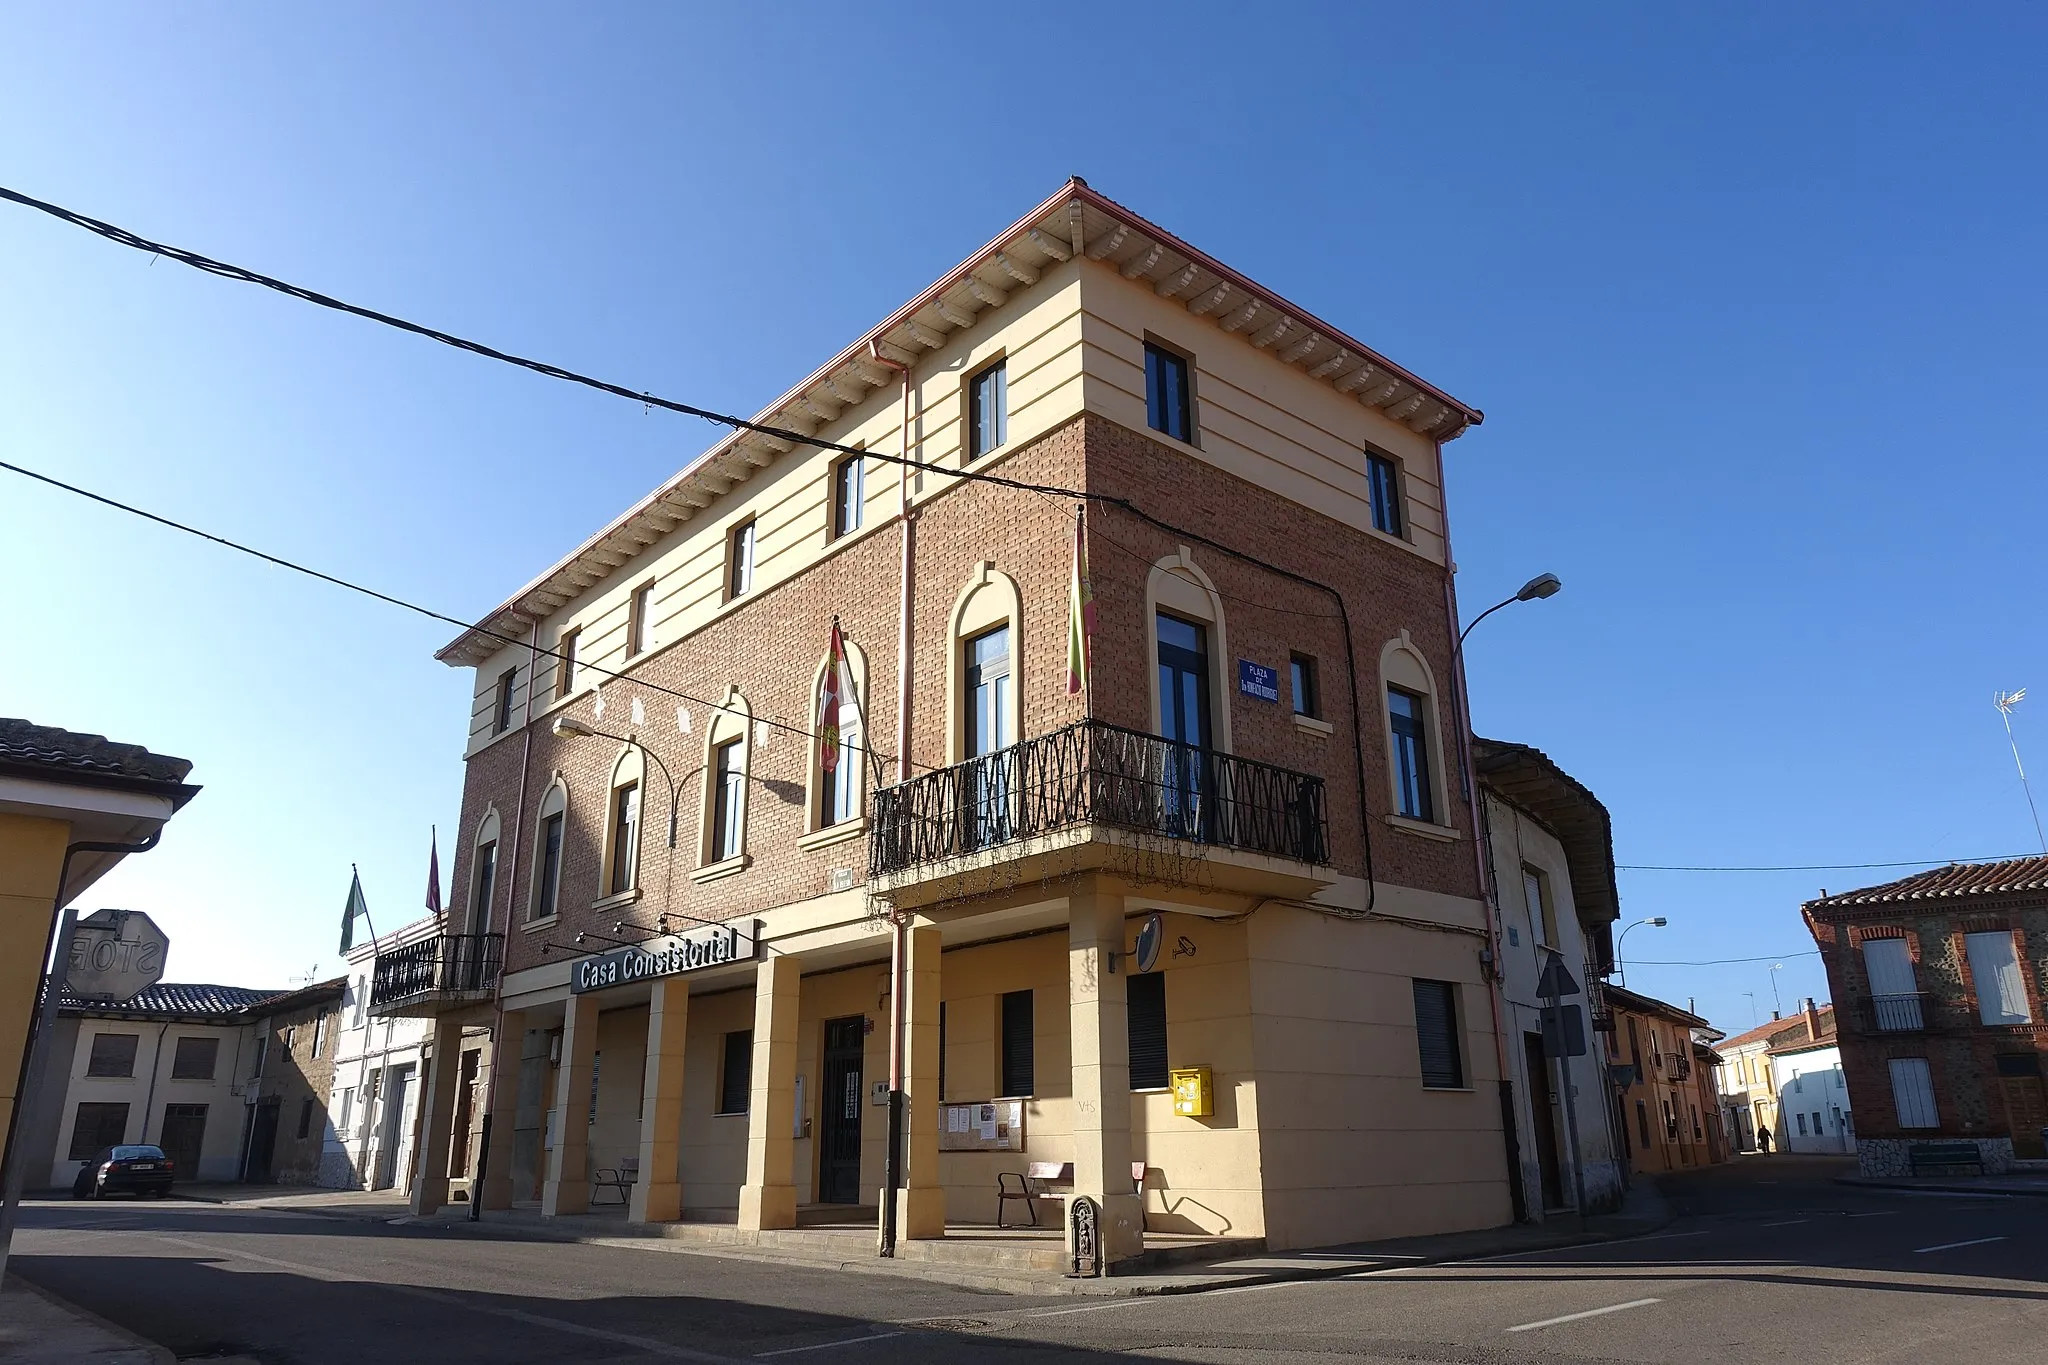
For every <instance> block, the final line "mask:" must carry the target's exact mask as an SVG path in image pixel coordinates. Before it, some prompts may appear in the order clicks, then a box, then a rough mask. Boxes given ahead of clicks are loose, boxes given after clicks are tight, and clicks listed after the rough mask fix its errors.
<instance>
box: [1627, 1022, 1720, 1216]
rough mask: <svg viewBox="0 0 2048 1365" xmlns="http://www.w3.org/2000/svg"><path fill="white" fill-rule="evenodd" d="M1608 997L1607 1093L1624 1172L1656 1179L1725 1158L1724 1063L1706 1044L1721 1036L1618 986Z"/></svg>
mask: <svg viewBox="0 0 2048 1365" xmlns="http://www.w3.org/2000/svg"><path fill="white" fill-rule="evenodd" d="M1606 996H1607V1004H1608V1006H1609V1008H1611V1009H1612V1010H1613V1011H1614V1035H1613V1041H1612V1043H1611V1044H1610V1045H1609V1046H1610V1049H1611V1051H1610V1053H1609V1059H1610V1067H1609V1071H1610V1075H1611V1076H1612V1077H1613V1081H1612V1084H1611V1086H1610V1089H1609V1093H1610V1094H1611V1095H1612V1097H1613V1104H1614V1113H1615V1121H1616V1123H1617V1125H1618V1126H1619V1127H1620V1128H1621V1130H1622V1136H1623V1142H1624V1146H1625V1149H1626V1153H1627V1157H1628V1161H1629V1169H1630V1170H1631V1171H1633V1172H1635V1173H1637V1174H1643V1175H1660V1174H1664V1173H1668V1172H1671V1171H1687V1170H1692V1169H1694V1168H1696V1167H1700V1166H1710V1165H1714V1164H1715V1163H1718V1162H1722V1161H1726V1160H1727V1159H1728V1145H1727V1142H1726V1141H1725V1140H1724V1137H1723V1135H1722V1131H1721V1095H1720V1089H1719V1082H1718V1080H1717V1078H1716V1077H1717V1073H1718V1072H1719V1070H1720V1062H1721V1059H1720V1058H1719V1057H1717V1056H1715V1054H1714V1050H1713V1048H1712V1047H1711V1046H1709V1044H1710V1042H1711V1041H1712V1040H1713V1039H1715V1038H1719V1037H1720V1036H1721V1034H1720V1032H1719V1031H1718V1030H1717V1029H1715V1028H1714V1027H1713V1026H1712V1025H1710V1024H1708V1023H1707V1021H1706V1020H1704V1019H1702V1018H1700V1017H1699V1016H1698V1015H1696V1014H1694V1013H1692V1012H1691V1011H1690V1010H1682V1009H1680V1008H1679V1007H1678V1006H1676V1005H1671V1004H1666V1003H1665V1002H1664V1001H1662V1000H1657V999H1653V998H1652V997H1650V996H1647V995H1638V994H1637V993H1636V992H1634V991H1631V990H1628V989H1626V988H1624V987H1621V986H1612V985H1610V986H1609V987H1607V991H1606Z"/></svg>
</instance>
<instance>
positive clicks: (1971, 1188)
mask: <svg viewBox="0 0 2048 1365" xmlns="http://www.w3.org/2000/svg"><path fill="white" fill-rule="evenodd" d="M1988 1178H1989V1179H1993V1180H1995V1179H1997V1178H1998V1177H1996V1176H1991V1177H1988ZM1835 1183H1836V1184H1837V1185H1847V1186H1849V1187H1851V1188H1852V1189H1862V1190H1920V1191H1922V1192H1925V1193H1929V1194H1975V1195H1982V1196H1985V1197H1993V1196H1995V1197H1997V1198H2000V1199H2048V1186H2040V1187H2037V1188H2031V1189H2029V1188H2025V1187H2021V1188H2018V1189H2013V1188H2010V1187H2006V1188H1995V1187H1992V1186H1988V1185H1966V1184H1964V1183H1962V1182H1961V1181H1956V1180H1910V1179H1909V1180H1898V1179H1892V1178H1889V1177H1886V1176H1862V1175H1838V1176H1836V1177H1835Z"/></svg>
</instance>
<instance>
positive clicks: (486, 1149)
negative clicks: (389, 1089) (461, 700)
mask: <svg viewBox="0 0 2048 1365" xmlns="http://www.w3.org/2000/svg"><path fill="white" fill-rule="evenodd" d="M528 624H529V627H530V629H529V633H528V635H527V638H526V707H525V713H524V715H523V716H522V717H521V719H520V722H519V729H520V736H519V804H518V806H516V807H515V808H514V809H513V811H512V867H511V869H510V870H511V872H512V875H511V876H508V877H500V878H498V880H499V881H501V882H504V883H505V884H506V891H505V936H506V937H507V938H510V937H511V935H512V897H513V896H514V895H515V894H516V893H515V892H514V891H513V890H512V889H511V888H512V887H513V886H514V885H516V884H517V882H518V880H519V873H518V869H519V838H520V831H521V830H522V829H523V828H524V826H525V824H526V784H527V777H528V772H529V769H530V768H531V766H532V760H533V694H534V692H535V691H536V690H537V689H538V688H539V685H540V671H539V670H540V618H539V617H537V616H536V617H532V618H530V619H529V622H528ZM642 752H643V753H644V752H646V751H645V749H643V750H642ZM661 771H662V775H663V776H664V777H666V776H667V775H668V769H667V768H666V767H664V768H663V769H662V770H661ZM668 846H669V847H670V848H671V849H673V848H674V847H675V846H676V796H675V787H674V785H673V784H671V785H670V787H669V803H668ZM669 861H670V862H671V863H673V862H674V861H675V855H674V854H673V853H671V854H670V855H669ZM497 899H498V895H497V888H496V887H495V886H493V887H492V888H491V901H492V904H490V905H488V906H486V907H484V928H483V932H484V933H486V934H489V933H490V932H491V923H492V921H494V920H495V919H496V918H497V904H496V902H497ZM477 946H478V949H479V951H481V949H482V946H483V945H482V944H481V943H479V944H478V945H477ZM504 971H505V959H504V957H503V956H502V955H500V957H499V958H498V973H499V984H498V989H497V991H496V992H494V994H495V996H496V999H497V1012H496V1017H495V1018H493V1019H492V1021H491V1074H490V1075H488V1076H486V1077H485V1078H484V1116H483V1119H482V1121H481V1122H479V1123H478V1125H477V1129H478V1134H477V1144H476V1174H475V1175H474V1176H473V1177H472V1178H471V1180H470V1182H469V1221H470V1222H472V1223H475V1222H478V1221H480V1220H481V1219H482V1218H483V1216H484V1177H485V1176H486V1175H488V1174H489V1173H490V1166H491V1114H492V1112H493V1111H494V1110H495V1109H496V1108H497V1100H498V1070H499V1068H500V1067H502V1066H503V1065H504V1062H505V989H504ZM513 1060H514V1061H515V1062H516V1061H517V1060H518V1059H517V1058H514V1059H513ZM434 1064H435V1065H436V1066H439V1065H441V1064H442V1063H441V1059H440V1058H439V1057H436V1058H435V1059H434ZM421 1094H422V1097H423V1098H424V1096H425V1088H424V1087H422V1089H421ZM450 1122H453V1117H452V1116H451V1117H450ZM426 1146H427V1144H426V1143H421V1144H420V1147H421V1149H422V1151H424V1150H425V1148H426Z"/></svg>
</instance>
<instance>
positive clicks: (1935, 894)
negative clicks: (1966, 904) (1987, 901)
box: [1806, 857, 2048, 909]
mask: <svg viewBox="0 0 2048 1365" xmlns="http://www.w3.org/2000/svg"><path fill="white" fill-rule="evenodd" d="M2014 891H2048V857H2036V858H2008V859H2007V860H2005V861H2004V862H1999V863H1950V864H1949V865H1948V866H1947V867H1937V868H1933V869H1930V870H1929V871H1926V872H1915V873H1914V874H1913V875H1912V876H1910V877H1901V878H1899V879H1898V880H1897V881H1895V882H1885V883H1883V884H1882V885H1879V886H1865V887H1861V888H1859V889H1857V890H1855V891H1843V892H1839V893H1837V894H1835V895H1832V896H1822V897H1820V898H1819V899H1817V900H1810V901H1808V902H1807V903H1806V904H1807V907H1808V908H1809V909H1813V908H1822V907H1840V906H1852V905H1885V904H1891V903H1894V902H1898V901H1927V900H1944V899H1948V898H1952V897H1961V896H1992V895H2001V894H2007V893H2010V892H2014Z"/></svg>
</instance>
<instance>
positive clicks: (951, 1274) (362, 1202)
mask: <svg viewBox="0 0 2048 1365" xmlns="http://www.w3.org/2000/svg"><path fill="white" fill-rule="evenodd" d="M185 1197H188V1198H195V1199H199V1200H201V1201H203V1202H207V1203H218V1204H225V1205H230V1206H233V1207H237V1208H260V1209H273V1210H278V1211H288V1212H293V1213H304V1214H316V1215H320V1216H324V1217H336V1218H352V1219H358V1220H362V1221H373V1222H384V1223H393V1224H400V1225H406V1226H414V1227H429V1228H437V1229H440V1230H442V1231H444V1232H447V1233H450V1234H453V1235H458V1236H463V1235H467V1236H483V1237H502V1236H506V1235H508V1234H511V1235H517V1236H525V1237H534V1238H541V1239H547V1240H553V1241H564V1242H580V1243H584V1244H586V1245H590V1246H617V1247H629V1248H632V1249H635V1250H642V1251H666V1252H676V1253H681V1254H690V1255H702V1256H723V1257H727V1258H729V1259H736V1260H750V1261H764V1262H770V1263H775V1264H781V1265H802V1266H809V1267H812V1268H815V1269H837V1270H850V1271H857V1272H860V1273H862V1274H870V1275H897V1276H904V1277H908V1278H912V1279H920V1280H929V1281H932V1282H934V1283H939V1284H951V1285H957V1286H961V1287H963V1288H969V1289H983V1290H993V1291H996V1292H999V1293H1006V1294H1025V1295H1067V1294H1080V1295H1096V1296H1104V1297H1116V1298H1122V1297H1132V1296H1137V1295H1146V1294H1199V1293H1203V1292H1205V1291H1208V1290H1214V1289H1239V1288H1246V1287H1249V1286H1251V1285H1258V1284H1270V1283H1273V1282H1275V1281H1280V1280H1313V1279H1329V1278H1334V1277H1336V1276H1340V1275H1358V1274H1364V1273H1367V1272H1370V1271H1375V1270H1393V1269H1396V1268H1398V1267H1401V1266H1418V1265H1434V1264H1437V1263H1440V1262H1444V1261H1460V1260H1470V1259H1472V1258H1474V1257H1480V1256H1502V1255H1510V1254H1513V1253H1516V1252H1527V1251H1545V1250H1550V1249H1552V1248H1556V1247H1568V1246H1579V1245H1584V1244H1587V1243H1592V1242H1608V1241H1614V1240H1617V1239H1619V1238H1623V1237H1639V1236H1642V1235H1644V1234H1646V1233H1651V1232H1655V1231H1657V1230H1658V1229H1660V1228H1662V1227H1664V1226H1666V1225H1667V1224H1669V1223H1670V1222H1671V1221H1672V1219H1673V1218H1674V1217H1676V1214H1675V1213H1674V1212H1673V1210H1672V1208H1671V1206H1670V1204H1669V1203H1667V1202H1666V1201H1665V1199H1664V1197H1663V1196H1662V1195H1661V1194H1659V1193H1658V1192H1657V1191H1656V1190H1655V1189H1654V1188H1653V1187H1652V1186H1651V1185H1650V1183H1649V1182H1648V1181H1642V1182H1639V1183H1638V1184H1637V1186H1636V1188H1635V1189H1634V1190H1633V1191H1631V1192H1630V1194H1629V1197H1628V1200H1627V1202H1626V1204H1625V1205H1624V1206H1623V1207H1622V1209H1621V1210H1620V1211H1619V1212H1617V1213H1612V1214H1603V1215H1599V1216H1596V1217H1594V1218H1590V1219H1588V1220H1587V1222H1586V1225H1585V1227H1584V1228H1583V1229H1582V1228H1581V1227H1580V1225H1579V1221H1578V1220H1577V1219H1576V1218H1572V1217H1568V1216H1567V1217H1558V1218H1553V1219H1552V1220H1550V1221H1549V1222H1546V1223H1522V1224H1515V1225H1512V1226H1509V1227H1501V1228H1487V1229H1482V1230H1479V1231H1476V1232H1453V1233H1443V1234H1439V1235H1436V1236H1431V1237H1409V1238H1400V1239H1396V1240H1389V1241H1381V1242H1360V1243H1352V1244H1348V1245H1344V1246H1333V1247H1317V1248H1313V1249H1307V1250H1299V1251H1284V1252H1265V1253H1259V1254H1256V1255H1248V1256H1236V1257H1229V1258H1226V1259H1223V1260H1216V1261H1208V1262H1204V1263H1201V1264H1195V1265H1183V1266H1176V1267H1173V1268H1170V1269H1165V1270H1160V1271H1157V1272H1155V1273H1150V1274H1135V1275H1117V1276H1112V1277H1109V1278H1107V1279H1069V1278H1067V1277H1066V1276H1064V1275H1061V1274H1059V1273H1057V1272H1053V1271H1047V1270H1036V1269H1026V1268H1022V1267H1001V1266H986V1267H983V1266H972V1265H954V1264H940V1263H935V1262H933V1261H929V1260H925V1259H922V1258H916V1259H912V1258H899V1259H896V1260H883V1259H881V1258H879V1257H876V1256H871V1255H862V1256H860V1257H857V1258H854V1257H847V1256H845V1255H843V1254H838V1253H836V1252H833V1251H830V1250H826V1249H823V1248H818V1249H811V1250H799V1249H796V1248H768V1247H761V1246H746V1245H734V1244H724V1243H716V1242H711V1243H707V1242H703V1241H697V1240H687V1241H686V1240H682V1239H679V1238H678V1237H676V1236H675V1235H674V1233H672V1232H666V1233H665V1232H664V1230H663V1226H664V1225H660V1224H645V1223H628V1222H627V1221H626V1220H625V1218H624V1217H623V1211H621V1213H618V1214H578V1215H573V1216H566V1217H560V1218H552V1219H543V1218H542V1217H541V1216H540V1214H539V1212H538V1211H537V1210H534V1209H530V1208H522V1209H511V1210H505V1211H494V1212H489V1213H486V1214H485V1215H484V1217H483V1219H482V1220H481V1221H479V1222H476V1223H472V1222H470V1221H469V1206H468V1205H466V1204H456V1205H451V1206H449V1207H448V1208H444V1209H442V1210H441V1211H440V1212H439V1213H436V1214H433V1215H431V1216H428V1217H423V1218H414V1217H412V1216H411V1214H410V1212H409V1210H408V1208H407V1205H406V1204H405V1202H404V1201H403V1200H399V1199H394V1198H393V1197H392V1196H391V1193H390V1191H388V1190H387V1191H378V1192H376V1193H374V1194H371V1193H364V1192H360V1191H340V1190H307V1189H305V1188H304V1187H293V1188H281V1189H261V1188H256V1189H252V1188H250V1187H248V1186H236V1185H228V1186H217V1187H213V1188H211V1189H209V1188H207V1187H198V1188H196V1189H195V1190H193V1191H191V1192H190V1193H189V1194H186V1196H185ZM910 1245H912V1246H917V1245H920V1244H917V1243H912V1244H910Z"/></svg>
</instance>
